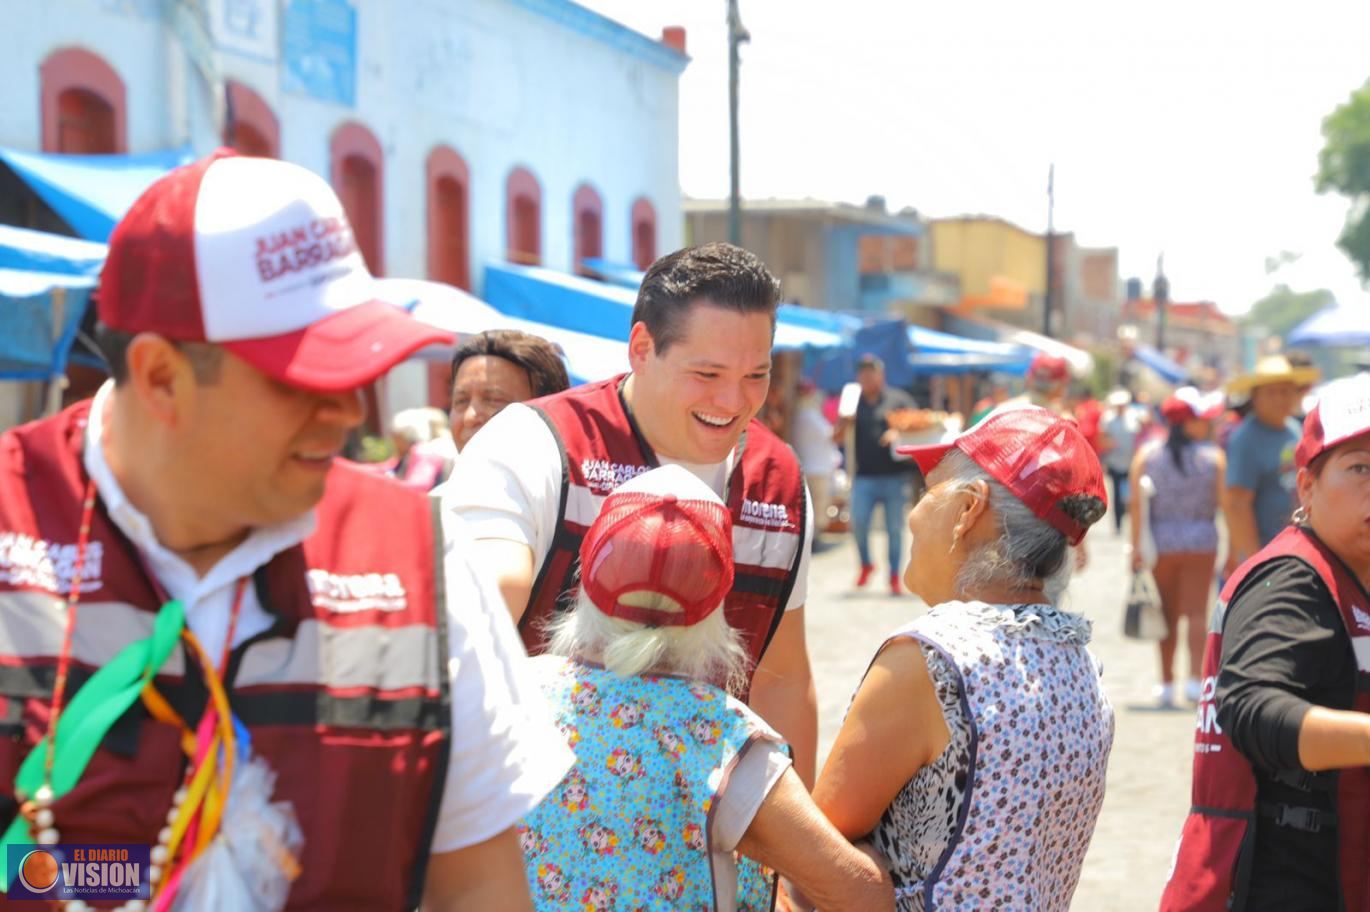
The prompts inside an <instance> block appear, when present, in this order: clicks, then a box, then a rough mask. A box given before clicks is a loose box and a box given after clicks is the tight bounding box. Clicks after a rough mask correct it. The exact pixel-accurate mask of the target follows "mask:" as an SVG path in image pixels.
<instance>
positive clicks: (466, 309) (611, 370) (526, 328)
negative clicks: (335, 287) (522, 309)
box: [376, 279, 628, 383]
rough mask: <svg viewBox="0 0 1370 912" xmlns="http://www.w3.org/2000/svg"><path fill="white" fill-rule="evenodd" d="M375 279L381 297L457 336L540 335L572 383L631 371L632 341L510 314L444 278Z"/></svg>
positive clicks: (444, 354)
mask: <svg viewBox="0 0 1370 912" xmlns="http://www.w3.org/2000/svg"><path fill="white" fill-rule="evenodd" d="M376 284H377V286H378V288H379V290H380V296H381V298H382V299H383V300H386V301H389V302H390V303H392V304H395V305H398V306H400V307H403V308H405V309H406V310H408V311H409V312H410V313H411V314H413V316H414V319H416V320H422V321H423V322H424V323H428V324H429V325H431V326H437V327H439V328H440V329H445V330H447V331H448V332H451V333H456V334H457V335H458V336H470V335H475V334H476V333H480V332H486V331H488V330H492V329H517V330H520V331H522V332H526V333H532V334H533V335H535V336H541V337H542V338H544V339H546V340H547V341H548V342H551V343H552V344H554V345H556V346H558V347H559V348H560V349H561V352H562V355H563V356H564V360H565V362H566V371H567V373H569V374H570V375H571V382H573V383H589V382H591V381H594V380H603V379H606V378H608V377H613V376H615V375H617V374H625V373H627V372H628V346H626V345H624V344H623V343H622V342H616V341H614V340H612V339H604V338H601V337H599V336H590V335H586V334H584V333H578V332H574V331H572V330H568V329H559V328H557V327H555V326H546V325H544V324H542V323H532V322H529V321H528V320H521V319H519V318H517V317H510V316H507V315H506V314H502V313H500V312H499V311H498V310H495V308H493V307H491V306H490V305H489V304H486V303H485V302H484V301H482V300H480V299H479V298H477V297H476V296H475V295H472V294H469V293H468V292H465V291H462V290H461V289H460V288H454V287H453V286H451V285H446V284H443V283H442V282H430V281H428V280H426V279H377V282H376ZM450 354H451V351H450V349H442V350H441V351H440V352H437V353H434V356H435V357H441V358H442V359H444V360H446V359H447V358H448V357H450Z"/></svg>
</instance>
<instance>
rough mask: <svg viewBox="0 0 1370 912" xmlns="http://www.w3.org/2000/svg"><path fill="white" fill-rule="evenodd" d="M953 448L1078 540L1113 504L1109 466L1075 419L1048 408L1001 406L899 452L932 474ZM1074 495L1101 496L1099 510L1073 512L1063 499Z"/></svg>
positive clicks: (1074, 539) (1034, 510)
mask: <svg viewBox="0 0 1370 912" xmlns="http://www.w3.org/2000/svg"><path fill="white" fill-rule="evenodd" d="M953 448H955V449H958V450H960V451H961V452H963V453H965V454H966V455H967V456H969V457H970V458H971V459H972V460H973V461H974V462H975V464H976V465H978V466H980V467H981V468H982V469H984V470H985V471H986V472H988V473H989V474H990V475H991V476H992V477H993V478H994V479H995V480H996V481H998V482H999V483H1000V484H1002V485H1003V486H1004V487H1006V488H1008V489H1009V491H1011V492H1012V493H1013V495H1014V496H1015V497H1017V498H1018V499H1019V500H1021V501H1022V502H1023V503H1024V504H1026V505H1027V508H1028V509H1029V510H1031V511H1032V512H1033V513H1035V514H1036V515H1038V516H1040V517H1041V518H1042V519H1044V520H1046V521H1047V522H1048V523H1050V524H1051V526H1052V528H1055V529H1057V530H1059V531H1060V532H1061V533H1062V534H1063V535H1065V536H1066V538H1067V539H1069V541H1070V543H1071V544H1072V545H1078V544H1079V543H1080V542H1081V541H1083V540H1084V537H1085V533H1086V532H1087V531H1089V527H1090V525H1091V524H1092V523H1094V522H1097V521H1098V520H1099V518H1100V517H1102V516H1103V508H1104V507H1105V506H1106V505H1107V504H1108V494H1107V493H1106V492H1105V490H1104V470H1103V467H1102V466H1100V465H1099V457H1098V456H1096V455H1094V448H1093V447H1091V446H1090V445H1089V442H1088V441H1087V440H1085V438H1084V435H1083V434H1081V433H1080V429H1079V427H1078V426H1077V425H1076V424H1075V422H1074V421H1073V420H1072V419H1070V418H1066V417H1063V416H1061V415H1058V414H1056V413H1055V412H1052V411H1048V410H1047V409H1044V408H1039V407H1037V406H1035V405H1034V406H1015V407H1008V408H1000V409H998V410H996V411H994V412H991V413H990V415H989V416H988V417H987V418H985V420H984V421H981V422H980V423H979V424H977V425H976V426H975V427H973V428H971V429H970V430H969V431H967V432H965V433H964V434H962V435H960V436H959V437H957V438H956V439H955V440H953V441H952V442H950V443H943V444H935V445H932V446H909V447H899V452H900V453H901V454H903V455H905V456H912V457H913V458H914V460H915V461H917V463H918V467H919V468H920V469H922V470H923V474H924V475H927V474H928V473H929V472H931V471H932V470H933V468H935V467H936V465H937V463H939V462H941V461H942V457H943V456H945V455H946V454H947V452H948V451H950V450H951V449H953ZM1074 495H1086V496H1088V497H1092V498H1097V500H1098V505H1097V506H1096V508H1095V509H1093V510H1089V509H1087V508H1084V507H1082V508H1081V509H1079V510H1074V511H1071V512H1067V511H1066V510H1065V509H1063V508H1062V502H1063V501H1064V500H1065V499H1066V498H1068V497H1071V496H1074ZM1090 514H1096V515H1093V516H1091V515H1090ZM1085 520H1087V521H1085Z"/></svg>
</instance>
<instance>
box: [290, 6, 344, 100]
mask: <svg viewBox="0 0 1370 912" xmlns="http://www.w3.org/2000/svg"><path fill="white" fill-rule="evenodd" d="M281 50H282V56H283V57H284V58H285V66H284V67H282V68H281V88H282V89H284V90H285V91H287V92H295V93H298V94H300V95H309V96H310V97H312V98H318V99H320V100H321V101H331V102H333V103H335V104H341V105H346V106H348V107H352V106H354V105H355V104H356V101H357V10H356V7H354V6H353V5H352V3H351V0H286V4H285V10H284V13H283V15H282V18H281Z"/></svg>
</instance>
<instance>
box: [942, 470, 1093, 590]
mask: <svg viewBox="0 0 1370 912" xmlns="http://www.w3.org/2000/svg"><path fill="white" fill-rule="evenodd" d="M943 482H950V483H951V485H952V488H953V490H957V491H968V492H970V493H974V494H978V493H979V491H980V488H979V483H980V482H984V483H985V484H986V485H987V486H988V488H989V510H990V513H991V515H992V518H993V519H994V521H996V522H997V523H998V524H999V535H997V536H996V537H995V538H993V539H992V540H990V541H989V542H987V543H985V544H983V545H980V546H979V547H977V548H976V549H975V550H974V551H972V552H971V553H970V555H969V556H968V557H967V558H966V562H965V564H963V565H962V567H961V571H960V572H959V573H958V574H957V576H956V594H957V595H958V596H959V597H966V596H967V593H969V592H971V591H973V590H980V589H984V588H985V587H986V586H992V585H1009V586H1015V587H1026V586H1030V585H1033V584H1035V583H1037V582H1038V581H1040V582H1041V583H1042V587H1043V591H1044V592H1045V594H1046V597H1047V600H1048V601H1050V602H1051V604H1053V605H1056V606H1058V607H1059V606H1060V602H1061V596H1062V595H1064V594H1065V591H1066V586H1067V585H1069V583H1070V576H1071V572H1072V571H1073V570H1074V567H1075V561H1074V557H1073V549H1072V548H1071V547H1070V543H1069V542H1068V541H1067V540H1066V537H1065V535H1064V534H1062V533H1061V532H1060V531H1059V530H1057V529H1056V528H1054V527H1053V526H1052V525H1051V524H1050V523H1048V522H1046V520H1044V519H1041V518H1040V517H1038V516H1037V514H1035V513H1033V512H1032V511H1031V510H1030V509H1028V507H1027V505H1026V504H1024V503H1023V502H1022V501H1021V500H1019V499H1018V498H1017V497H1015V496H1014V495H1013V493H1012V492H1011V491H1009V489H1008V488H1006V487H1004V486H1003V485H1002V484H1000V483H999V482H998V481H996V480H995V479H994V478H993V476H991V475H990V474H989V473H988V472H986V471H985V470H984V469H982V468H981V467H980V466H979V465H977V464H976V463H975V462H974V461H973V460H972V459H971V458H970V457H969V456H967V455H966V454H965V453H963V452H961V451H960V450H956V449H953V450H950V451H948V452H947V455H946V456H944V457H942V461H941V462H939V463H938V464H937V467H936V468H935V469H933V470H932V472H931V473H929V475H928V486H929V487H931V486H932V485H935V484H941V483H943Z"/></svg>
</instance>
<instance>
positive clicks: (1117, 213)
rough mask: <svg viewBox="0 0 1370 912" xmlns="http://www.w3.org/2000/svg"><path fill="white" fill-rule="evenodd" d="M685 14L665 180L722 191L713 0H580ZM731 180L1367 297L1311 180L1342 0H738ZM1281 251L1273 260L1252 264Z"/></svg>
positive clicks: (1177, 270)
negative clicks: (675, 170)
mask: <svg viewBox="0 0 1370 912" xmlns="http://www.w3.org/2000/svg"><path fill="white" fill-rule="evenodd" d="M579 2H581V3H582V5H584V6H588V7H589V8H591V9H594V10H596V11H598V12H600V13H602V14H604V15H606V16H608V17H610V18H612V19H616V20H617V21H619V22H622V23H624V24H625V25H628V26H631V27H632V28H634V29H637V30H638V31H641V32H643V33H645V34H647V35H651V36H653V37H656V36H659V35H660V32H661V28H662V27H663V26H666V25H681V26H684V27H685V28H686V30H687V45H688V47H687V49H688V53H689V54H690V56H691V58H692V59H691V62H690V65H689V66H688V68H687V69H686V70H685V72H684V74H683V75H682V76H681V79H680V182H681V189H682V191H683V192H684V193H685V194H686V195H688V196H691V197H711V198H721V197H724V196H726V195H727V193H728V49H727V26H726V8H727V2H726V0H579ZM740 5H741V14H742V21H743V24H744V25H745V26H746V28H747V30H748V31H749V32H750V33H751V36H752V40H751V42H750V44H747V45H744V46H743V48H742V70H741V114H740V118H741V127H740V136H741V144H742V154H741V161H742V165H741V184H742V194H743V196H744V198H746V197H753V198H763V197H785V198H795V197H814V198H818V199H824V200H833V201H843V202H851V203H861V202H863V201H864V200H865V199H866V198H867V197H868V196H870V195H872V194H879V195H883V196H884V197H885V198H886V200H887V201H888V204H889V206H890V209H891V211H896V210H898V209H899V208H902V207H904V206H912V207H914V208H915V209H917V210H918V211H919V212H921V213H922V214H923V215H925V216H928V217H938V216H952V215H962V214H990V215H997V216H1000V217H1003V218H1006V219H1009V220H1010V221H1013V222H1015V223H1017V224H1019V225H1021V226H1023V227H1024V228H1027V229H1029V230H1032V231H1038V232H1041V231H1044V230H1045V229H1046V223H1047V194H1046V190H1047V172H1048V168H1049V167H1050V166H1051V165H1052V164H1054V165H1055V188H1056V194H1055V196H1056V206H1055V226H1056V230H1057V231H1073V232H1074V233H1075V235H1076V240H1077V242H1078V243H1080V244H1083V245H1087V246H1106V247H1118V248H1119V257H1120V271H1121V276H1120V277H1121V278H1123V279H1126V278H1127V277H1129V276H1139V277H1142V278H1144V279H1145V280H1146V281H1147V283H1148V287H1149V285H1150V280H1151V278H1152V277H1153V276H1154V275H1155V272H1156V260H1157V257H1158V255H1160V254H1162V253H1163V254H1164V257H1165V271H1166V275H1167V276H1168V277H1169V279H1170V282H1171V297H1172V300H1177V301H1186V300H1211V301H1216V302H1217V303H1218V304H1219V305H1220V306H1221V307H1222V308H1223V309H1225V310H1227V311H1229V312H1241V311H1244V310H1246V309H1247V308H1248V307H1249V306H1250V305H1251V303H1252V302H1254V301H1255V300H1257V299H1259V298H1260V297H1261V296H1262V295H1264V294H1265V293H1266V292H1267V291H1268V290H1269V289H1270V288H1271V287H1272V286H1273V285H1274V284H1275V283H1277V282H1284V283H1286V284H1289V285H1290V286H1292V287H1294V288H1295V289H1299V290H1306V289H1312V288H1319V287H1325V288H1330V289H1332V291H1333V292H1334V293H1335V294H1336V295H1337V297H1338V299H1339V300H1343V301H1352V300H1364V301H1367V302H1370V295H1367V294H1366V292H1365V291H1364V290H1363V289H1362V288H1361V285H1360V282H1359V281H1358V280H1357V278H1356V275H1355V271H1354V269H1353V267H1352V266H1351V263H1350V262H1349V261H1348V260H1347V259H1346V257H1345V256H1344V255H1343V254H1341V252H1340V251H1338V250H1337V249H1336V246H1335V242H1336V238H1337V235H1338V233H1339V231H1340V230H1341V226H1342V223H1343V220H1344V218H1345V215H1346V212H1347V208H1348V204H1347V201H1346V200H1345V199H1344V198H1341V197H1338V196H1335V195H1327V196H1319V195H1317V194H1316V193H1315V191H1314V188H1313V175H1314V173H1315V172H1316V170H1317V156H1318V150H1319V149H1320V148H1321V147H1322V135H1321V125H1322V120H1323V118H1324V117H1325V116H1326V115H1327V114H1328V113H1330V112H1331V111H1332V110H1333V109H1334V108H1335V107H1336V106H1337V105H1338V104H1340V103H1341V102H1343V101H1345V100H1346V99H1347V98H1348V97H1349V96H1350V94H1351V92H1352V91H1353V90H1354V89H1356V88H1357V87H1359V86H1360V85H1362V84H1363V83H1364V82H1365V81H1366V79H1367V78H1370V43H1367V36H1370V3H1366V2H1363V0H1342V2H1330V0H1303V2H1298V3H1273V2H1267V0H1247V2H1242V3H1237V2H1229V0H1148V2H1145V3H1141V2H1128V3H1120V2H1110V0H1104V2H1100V0H1030V2H1021V0H1020V2H1009V0H981V2H956V0H950V2H948V0H942V2H937V3H927V2H918V0H740ZM1284 251H1288V252H1290V253H1293V254H1297V255H1298V258H1297V259H1296V260H1294V261H1293V262H1292V263H1290V264H1288V265H1285V266H1283V267H1282V268H1280V269H1279V270H1278V271H1276V272H1274V273H1270V272H1268V271H1267V260H1268V259H1269V258H1271V257H1274V256H1277V255H1278V254H1280V253H1282V252H1284Z"/></svg>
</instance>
